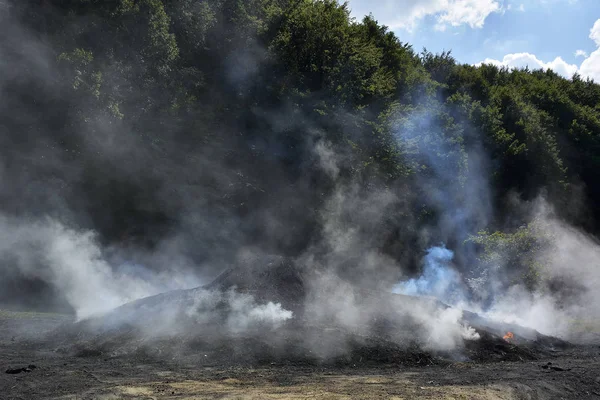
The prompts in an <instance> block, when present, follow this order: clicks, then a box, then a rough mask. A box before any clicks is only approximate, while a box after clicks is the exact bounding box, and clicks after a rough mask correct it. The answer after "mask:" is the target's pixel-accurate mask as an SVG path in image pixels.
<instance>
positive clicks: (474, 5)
mask: <svg viewBox="0 0 600 400" xmlns="http://www.w3.org/2000/svg"><path fill="white" fill-rule="evenodd" d="M350 8H351V9H352V15H353V16H355V17H357V18H358V19H361V18H362V17H363V16H364V15H368V14H369V13H370V12H372V13H373V15H374V16H375V18H376V19H377V20H378V21H379V22H381V23H382V24H384V25H387V26H389V27H390V28H391V29H406V30H409V31H410V30H413V29H414V28H415V27H416V25H417V23H418V22H419V21H420V20H422V19H423V18H425V17H426V16H435V17H436V18H437V24H436V28H437V29H441V30H443V29H445V28H446V27H447V26H448V25H450V26H460V25H469V26H470V27H471V28H481V27H482V26H483V24H484V22H485V19H486V18H487V17H488V16H489V15H490V14H491V13H494V12H500V11H501V6H500V2H499V1H498V0H381V1H377V2H371V1H368V0H351V1H350Z"/></svg>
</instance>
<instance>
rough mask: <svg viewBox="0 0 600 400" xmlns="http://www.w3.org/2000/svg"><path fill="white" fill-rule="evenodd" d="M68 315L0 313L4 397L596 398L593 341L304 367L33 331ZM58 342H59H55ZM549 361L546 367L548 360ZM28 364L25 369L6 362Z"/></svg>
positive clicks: (0, 391)
mask: <svg viewBox="0 0 600 400" xmlns="http://www.w3.org/2000/svg"><path fill="white" fill-rule="evenodd" d="M69 322H70V317H67V316H60V315H52V314H35V313H15V312H2V311H0V366H1V367H2V368H3V370H2V371H1V374H0V398H1V399H7V400H9V399H27V400H29V399H106V400H109V399H309V398H310V399H373V398H382V399H576V398H590V399H593V398H598V399H600V347H598V346H573V347H569V348H565V349H558V350H556V351H555V352H553V353H552V354H547V353H541V354H539V355H538V356H537V357H534V358H535V359H531V357H529V358H525V357H516V358H515V359H516V361H507V360H505V359H504V360H500V361H498V360H497V359H495V360H491V361H492V362H482V361H476V362H452V361H449V362H436V360H433V359H427V358H423V359H421V358H418V357H416V358H415V359H412V360H410V362H408V363H402V362H398V360H391V361H389V362H381V363H380V364H376V363H375V364H374V363H373V362H369V363H366V362H365V363H362V362H361V361H360V358H358V359H352V360H351V361H350V362H348V363H342V364H320V365H319V364H315V365H308V364H305V363H304V364H303V363H296V362H293V361H288V362H286V361H285V360H280V361H277V362H275V361H271V362H269V363H265V362H258V363H256V364H252V363H236V362H235V361H232V362H222V360H220V361H219V362H214V363H211V362H210V360H206V359H205V355H204V354H202V353H201V352H200V353H198V354H192V355H188V357H181V358H180V357H175V358H169V357H162V358H160V357H156V356H149V355H147V354H143V353H139V352H137V353H131V354H123V355H120V356H114V355H108V354H106V353H103V352H102V351H93V350H89V351H80V352H78V353H73V352H64V351H61V349H60V348H59V347H56V346H54V345H50V344H49V343H51V342H49V341H47V340H45V341H40V340H38V339H39V338H40V337H43V336H44V334H47V333H48V332H51V333H53V334H56V332H60V331H57V330H56V328H57V326H59V325H61V324H64V323H69ZM54 339H60V338H54ZM549 363H551V364H549ZM29 365H34V366H35V367H36V368H34V369H32V370H31V371H30V372H21V373H18V374H8V373H5V372H4V371H5V370H8V369H9V368H13V369H14V368H23V367H28V366H29Z"/></svg>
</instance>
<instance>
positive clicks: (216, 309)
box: [52, 257, 567, 365]
mask: <svg viewBox="0 0 600 400" xmlns="http://www.w3.org/2000/svg"><path fill="white" fill-rule="evenodd" d="M318 281H319V282H320V283H321V286H320V287H317V286H318V285H315V283H314V282H315V277H314V274H313V272H312V271H310V269H308V268H306V267H301V266H299V265H298V264H297V263H294V262H293V261H291V260H289V259H286V258H281V257H272V258H271V259H269V260H266V261H265V260H258V261H255V262H253V263H249V264H247V265H242V266H238V267H235V268H231V269H229V270H228V271H226V272H224V273H223V274H221V275H220V276H219V277H218V278H217V279H215V280H214V281H213V282H212V283H211V284H209V285H206V286H204V287H199V288H196V289H190V290H178V291H172V292H168V293H164V294H160V295H156V296H152V297H148V298H144V299H140V300H137V301H134V302H131V303H128V304H125V305H123V306H121V307H119V308H117V309H115V310H113V311H111V312H109V313H107V314H105V315H102V316H99V317H95V318H89V319H86V320H83V321H80V322H78V323H75V324H73V325H69V326H66V327H62V328H61V329H60V331H59V332H55V333H54V334H53V335H52V336H53V337H54V338H60V341H61V344H60V345H59V346H58V349H59V351H65V352H69V353H72V354H74V355H77V356H82V357H86V356H99V357H100V356H101V357H104V358H106V357H118V356H131V355H135V356H137V357H149V358H152V359H177V360H180V361H185V360H188V361H190V362H193V363H195V364H196V365H223V364H232V363H277V364H278V363H293V364H304V363H308V364H321V363H334V364H338V365H339V364H350V365H356V364H357V363H360V364H361V365H372V364H377V365H380V364H404V365H406V364H408V365H429V364H437V363H446V362H449V361H452V360H454V361H455V360H462V361H466V360H471V361H477V362H487V361H500V360H516V361H518V360H531V359H536V358H538V357H540V356H545V355H548V354H549V353H551V352H553V351H557V350H558V349H561V348H565V347H566V346H567V343H566V342H564V341H562V340H559V339H555V338H551V337H548V336H544V335H541V334H540V333H538V332H536V331H534V330H531V329H526V328H523V327H519V326H515V325H507V324H502V323H498V322H494V321H490V320H487V319H485V318H483V317H481V316H479V315H477V314H474V313H470V312H466V311H465V312H463V311H461V310H458V309H454V308H451V307H449V306H447V305H445V304H443V303H441V302H439V301H436V300H433V299H429V298H425V297H416V296H406V295H400V294H392V293H381V292H376V291H366V290H352V289H351V288H349V287H343V293H344V295H343V296H341V297H340V296H339V293H340V292H337V293H336V291H335V290H333V289H332V287H328V286H327V285H326V284H325V285H323V284H322V282H323V281H325V279H324V278H323V277H321V278H320V280H318ZM330 283H331V282H330ZM336 284H341V283H340V282H336ZM342 286H343V284H342ZM340 302H342V303H343V306H342V305H341V303H340ZM342 314H343V315H342ZM507 332H510V333H511V336H510V338H509V339H507V338H505V337H504V336H506V334H507Z"/></svg>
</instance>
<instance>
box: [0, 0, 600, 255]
mask: <svg viewBox="0 0 600 400" xmlns="http://www.w3.org/2000/svg"><path fill="white" fill-rule="evenodd" d="M42 3H43V4H45V6H40V2H39V1H33V0H32V1H23V2H18V4H16V3H15V7H14V9H15V11H14V14H13V18H15V19H18V20H19V21H20V24H21V26H22V27H24V28H23V30H25V31H27V32H28V35H29V36H28V37H29V39H28V40H33V39H32V38H35V40H39V41H40V42H42V43H44V46H45V47H44V48H45V49H46V50H47V54H45V55H44V56H45V57H47V58H48V64H49V65H48V66H47V68H48V70H51V71H57V72H56V74H54V72H53V75H52V79H48V80H47V82H46V83H45V85H47V87H46V88H45V90H42V91H40V90H37V89H36V88H37V87H38V86H39V84H38V83H39V82H37V81H36V80H35V79H34V78H31V79H29V80H27V79H22V80H15V81H13V82H11V83H9V84H7V85H8V86H6V87H5V90H7V93H19V94H20V95H21V97H17V96H14V97H12V100H13V102H12V103H11V107H15V108H18V109H20V110H22V111H23V112H24V113H25V114H27V113H28V114H27V115H38V116H40V115H41V117H40V121H43V122H39V123H37V124H36V123H30V124H24V123H23V122H22V120H18V119H17V118H15V117H14V115H11V113H10V111H8V109H2V110H0V111H1V112H2V113H3V114H2V115H3V121H4V122H3V125H2V132H10V133H7V136H6V137H7V138H8V137H10V138H11V139H10V140H8V139H6V140H7V141H9V142H10V143H4V144H5V145H6V146H16V145H15V143H17V142H18V141H17V139H16V137H17V133H18V134H19V135H26V136H28V137H30V138H31V141H30V142H34V141H36V140H37V141H39V143H41V142H44V143H47V146H51V147H52V148H53V149H59V150H60V152H59V154H61V156H60V157H59V158H60V159H61V160H62V159H63V158H64V160H65V162H67V165H68V168H66V170H69V171H71V169H70V168H72V170H73V171H78V172H77V173H73V174H72V175H69V174H67V173H65V172H64V171H63V172H61V171H60V170H54V169H45V171H51V172H45V173H49V174H54V176H55V177H56V178H57V179H59V180H64V181H65V182H67V183H66V184H65V185H66V186H68V187H69V188H71V189H69V190H71V191H67V192H65V193H64V194H61V196H63V195H64V197H65V198H66V200H65V201H66V202H67V203H68V206H67V207H66V208H70V209H73V208H78V207H79V208H81V209H83V210H85V213H87V214H86V215H91V216H90V217H89V219H91V220H92V221H93V223H91V225H92V226H94V227H98V226H100V228H99V229H100V233H101V235H102V237H103V238H104V239H105V240H106V241H109V242H111V241H118V240H119V238H120V235H121V234H122V233H123V232H126V231H128V229H129V227H130V226H131V225H136V224H138V225H140V226H146V225H147V224H150V225H152V223H150V222H149V221H157V222H155V225H156V224H158V225H161V228H165V229H167V228H169V227H172V225H177V224H183V225H185V224H192V222H190V221H196V220H195V219H194V218H193V217H190V215H192V214H194V213H195V212H196V211H195V210H196V209H201V208H202V209H204V210H212V211H211V217H214V218H215V220H217V221H218V223H220V224H226V222H224V221H226V220H227V218H229V217H230V216H231V215H232V214H233V215H234V216H235V217H236V218H240V220H239V221H241V222H239V223H237V225H236V229H237V230H236V232H237V233H236V234H238V233H239V236H240V237H243V238H244V240H245V241H246V242H244V243H243V244H244V245H253V246H261V247H265V248H266V249H267V250H268V251H273V252H283V253H292V254H297V253H298V252H300V251H301V250H302V249H304V248H306V247H307V246H309V245H310V243H311V242H314V241H315V240H317V239H318V238H316V235H317V233H318V231H319V226H320V224H321V222H322V221H320V219H319V218H320V217H319V210H320V207H322V205H323V202H324V201H325V199H327V198H328V196H329V195H330V194H331V193H333V191H334V190H335V189H336V188H337V187H339V186H340V185H356V186H358V187H360V188H362V189H361V190H362V191H363V192H364V193H369V192H371V191H373V189H374V188H385V190H390V191H392V192H393V193H394V195H395V196H398V197H399V198H401V199H402V202H401V203H402V204H401V205H398V206H397V208H396V209H393V210H392V211H390V213H391V214H393V215H388V216H386V217H385V218H384V219H385V220H384V221H381V226H382V229H384V231H385V232H384V233H385V234H384V235H382V243H381V250H382V251H383V252H386V253H388V254H390V255H391V256H392V257H396V258H403V257H410V256H409V255H407V253H408V252H409V250H407V249H408V248H414V247H415V243H418V242H419V240H420V239H418V238H419V237H420V236H419V235H420V231H421V230H422V229H424V228H431V227H432V226H436V219H437V214H436V211H435V210H434V207H432V206H431V204H429V203H428V201H427V200H426V198H425V197H426V196H425V193H424V189H423V188H422V187H421V186H419V185H418V184H416V183H417V182H421V181H423V180H426V179H429V178H431V177H432V176H433V175H435V174H436V172H435V168H434V166H435V165H444V168H446V171H450V172H451V176H450V178H449V179H450V180H449V182H447V183H448V186H449V187H456V188H467V187H469V186H470V185H473V182H471V181H470V179H472V176H473V173H474V172H473V170H474V169H475V168H477V167H475V166H474V165H475V163H474V160H473V159H472V158H471V157H472V154H473V151H474V149H480V151H481V152H482V153H483V154H485V155H486V157H487V158H489V159H488V160H487V162H486V164H485V165H486V168H485V169H482V170H481V171H478V172H479V173H480V174H482V175H483V178H484V179H485V180H489V182H490V186H491V192H492V196H491V201H492V202H493V203H494V205H496V206H501V205H503V204H505V200H506V198H507V196H508V195H509V194H510V193H513V192H516V193H517V194H518V195H520V196H521V197H522V198H525V199H531V198H534V197H536V196H537V195H539V194H540V193H541V192H544V193H548V196H549V197H550V200H551V201H552V202H553V203H554V204H555V205H565V204H567V203H568V201H569V199H570V197H569V193H570V192H571V191H572V190H571V189H573V188H574V187H575V186H581V187H583V191H584V196H585V197H586V199H587V200H588V201H589V203H591V204H595V203H598V202H600V183H599V182H600V172H599V171H600V86H599V85H597V84H595V83H594V82H591V81H589V80H583V79H582V78H581V77H580V76H578V75H575V76H574V77H573V79H570V80H568V79H564V78H562V77H560V76H558V75H557V74H555V73H553V72H551V71H524V70H514V71H509V70H508V69H505V68H498V67H496V66H493V65H482V66H479V67H474V66H470V65H460V64H459V63H457V61H456V60H455V59H454V58H453V57H452V56H451V53H450V52H449V51H448V52H443V53H441V54H434V53H431V52H428V51H427V50H424V51H423V52H422V53H421V54H415V52H414V51H413V50H412V48H411V46H410V45H408V44H405V43H401V42H400V41H399V40H398V38H397V37H396V36H395V35H394V34H393V33H392V32H390V31H389V29H388V28H386V27H384V26H381V25H380V24H379V23H378V22H377V21H376V20H374V18H373V17H372V16H369V17H366V18H364V19H363V20H362V21H356V20H353V19H352V18H351V16H350V12H349V8H348V6H347V5H346V4H339V3H338V2H337V1H335V0H323V1H315V0H250V1H242V0H173V1H166V0H112V1H100V0H69V1H58V0H55V1H45V2H42ZM0 40H1V42H0V46H3V47H2V48H5V49H7V52H5V54H9V55H10V54H12V53H10V51H9V50H11V49H12V50H14V48H13V47H10V39H9V38H8V37H6V36H4V37H3V38H2V39H0ZM12 50H11V51H12ZM19 57H21V58H19ZM19 57H17V56H15V57H14V58H13V61H12V62H13V63H14V65H13V67H14V68H20V67H21V66H22V65H23V63H26V62H28V61H26V56H25V55H23V54H21V55H20V56H19ZM49 82H50V83H49ZM36 85H38V86H36ZM6 88H8V89H6ZM32 93H36V95H37V98H34V96H32ZM4 95H5V94H4ZM42 105H43V106H42ZM48 121H50V122H48ZM318 144H323V145H325V147H326V148H328V149H329V151H330V152H332V154H333V155H334V156H335V157H336V159H337V168H338V169H337V170H336V174H337V175H335V176H331V175H330V174H327V173H325V172H324V171H323V168H322V166H321V165H320V162H319V160H318V157H317V156H315V151H314V149H315V146H316V145H318ZM15 149H17V147H15ZM115 149H117V151H116V150H115ZM125 149H129V150H131V151H129V150H127V151H126V150H125ZM27 151H28V150H27V149H23V148H20V147H19V148H18V150H15V151H14V152H13V153H12V154H11V155H10V157H11V158H14V159H15V160H22V159H28V157H29V153H27ZM128 151H129V152H128ZM424 153H431V154H429V155H428V157H425V158H423V157H422V156H423V154H424ZM148 160H152V162H151V163H149V162H148ZM11 165H13V166H12V167H11V168H13V169H14V170H11V171H12V172H13V173H15V174H17V175H18V174H19V173H18V172H16V171H21V170H20V168H22V167H20V166H19V165H20V164H18V163H16V162H15V163H14V164H11ZM23 168H24V167H23ZM40 168H41V167H40ZM23 171H25V169H23ZM23 171H21V172H22V173H23V175H22V176H26V175H27V174H26V173H25V172H23ZM99 171H103V172H99ZM67 175H68V176H67ZM98 175H102V176H101V177H100V178H99V177H98ZM24 179H26V178H24ZM90 182H95V183H90ZM165 182H167V183H165ZM107 192H110V193H112V194H107ZM61 193H63V192H61ZM82 193H83V194H84V195H85V196H88V197H87V198H86V199H84V200H81V199H80V196H81V195H82ZM364 193H363V194H364ZM69 196H72V197H69ZM78 196H79V197H78ZM115 196H116V197H115ZM117 197H119V198H117ZM455 201H457V202H460V201H461V199H460V198H458V199H455ZM23 204H27V201H23ZM192 205H193V206H192ZM288 205H289V206H288ZM40 207H42V206H40ZM45 207H49V208H51V207H53V205H51V204H47V205H46V206H45ZM561 207H562V206H561ZM561 207H559V208H560V209H559V211H561V209H565V208H564V207H563V208H561ZM14 208H15V210H17V211H18V210H19V206H18V205H15V206H14ZM496 208H497V209H498V210H499V211H498V212H497V213H496V214H495V215H492V216H491V217H490V219H489V220H487V221H485V223H487V224H489V225H490V227H489V228H490V229H492V230H495V229H496V228H497V227H499V226H502V223H503V219H504V217H505V216H506V215H508V210H506V209H505V208H502V207H496ZM42 209H44V208H43V207H42ZM21 211H23V210H21ZM438 211H439V210H438ZM267 214H268V217H267ZM194 215H195V214H194ZM565 216H570V214H569V213H568V211H565ZM219 218H222V219H219ZM257 220H260V221H261V223H258V222H257ZM265 220H268V223H267V222H265V223H263V222H264V221H265ZM98 221H104V222H103V223H101V224H99V223H98ZM107 221H108V222H107ZM273 221H277V222H273ZM586 222H587V224H586V228H588V229H590V230H592V231H594V232H596V231H597V229H599V228H600V225H598V222H600V214H597V213H596V211H595V210H591V212H590V216H589V218H587V221H586ZM269 224H274V225H269ZM278 224H279V225H285V226H286V229H287V231H288V234H287V235H285V237H282V235H280V234H278V233H274V232H275V231H276V230H275V229H274V228H273V226H275V225H277V226H279V225H278ZM403 224H405V226H406V227H407V228H406V229H404V228H403V226H404V225H403ZM478 228H482V227H478ZM483 228H486V227H483ZM142 230H143V229H142ZM151 230H152V228H148V230H145V231H143V232H141V233H139V235H141V236H144V235H148V234H149V233H148V232H149V231H151ZM155 231H156V232H163V231H164V230H160V229H159V230H155ZM153 232H154V231H153ZM195 234H196V233H195ZM198 234H199V233H198ZM199 235H200V234H199ZM226 236H227V235H226V234H225V233H223V237H226ZM526 236H527V235H525V233H523V232H521V231H517V233H515V234H512V236H511V235H504V234H493V235H487V234H486V235H483V234H482V235H479V236H478V237H476V238H475V241H477V242H478V243H481V244H483V245H484V247H485V248H486V252H488V253H489V252H490V251H492V250H490V249H492V248H494V249H495V248H498V246H500V247H502V246H505V245H506V246H509V245H510V246H512V245H513V242H514V243H517V245H518V246H520V245H521V243H525V244H527V243H529V242H527V241H526V240H525V239H523V238H525V237H526ZM199 237H202V238H204V236H202V235H200V236H199ZM223 237H221V236H219V235H218V234H216V235H215V236H214V238H218V239H219V240H221V239H222V240H228V239H223ZM214 238H213V239H214ZM213 239H207V240H208V241H209V242H210V240H213ZM238 239H239V238H237V237H236V240H238ZM214 240H215V241H216V240H217V239H214ZM232 240H233V239H232ZM416 250H421V249H416ZM493 251H496V250H493ZM519 251H520V250H519ZM488 261H489V260H487V261H486V262H488Z"/></svg>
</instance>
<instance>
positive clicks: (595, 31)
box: [590, 19, 600, 47]
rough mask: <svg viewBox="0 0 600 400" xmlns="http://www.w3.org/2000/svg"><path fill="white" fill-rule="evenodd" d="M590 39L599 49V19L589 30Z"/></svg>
mask: <svg viewBox="0 0 600 400" xmlns="http://www.w3.org/2000/svg"><path fill="white" fill-rule="evenodd" d="M590 39H592V40H593V41H594V42H596V46H598V47H600V19H599V20H597V21H596V22H595V23H594V26H593V27H592V29H590Z"/></svg>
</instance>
